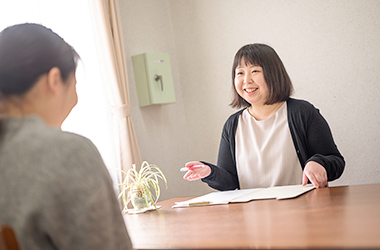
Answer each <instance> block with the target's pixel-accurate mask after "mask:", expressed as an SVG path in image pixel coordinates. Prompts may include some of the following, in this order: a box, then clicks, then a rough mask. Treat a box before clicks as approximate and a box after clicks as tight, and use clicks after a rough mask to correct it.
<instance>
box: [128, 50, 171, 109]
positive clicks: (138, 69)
mask: <svg viewBox="0 0 380 250" xmlns="http://www.w3.org/2000/svg"><path fill="white" fill-rule="evenodd" d="M132 62H133V71H134V73H135V80H136V89H137V95H138V99H139V105H140V107H143V106H148V105H153V104H164V103H173V102H175V93H174V86H173V76H172V70H171V66H170V58H169V54H166V53H144V54H140V55H136V56H133V57H132Z"/></svg>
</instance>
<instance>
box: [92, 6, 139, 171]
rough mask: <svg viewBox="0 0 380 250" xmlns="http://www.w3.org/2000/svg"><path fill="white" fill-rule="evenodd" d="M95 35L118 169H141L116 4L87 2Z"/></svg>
mask: <svg viewBox="0 0 380 250" xmlns="http://www.w3.org/2000/svg"><path fill="white" fill-rule="evenodd" d="M89 4H90V5H91V7H92V11H91V12H92V13H93V23H94V25H95V26H96V27H95V30H97V32H98V36H97V37H98V38H99V40H98V43H97V44H98V53H99V54H100V56H101V58H102V60H101V62H99V63H101V68H102V69H104V70H103V71H104V72H105V73H104V77H103V82H104V84H105V89H106V91H107V94H108V99H109V103H110V105H111V107H112V111H113V116H114V118H115V121H116V122H115V126H116V128H117V131H118V139H119V147H120V152H119V153H120V163H121V169H123V170H124V171H127V170H128V169H130V168H131V167H132V165H133V164H136V166H138V167H139V166H140V165H141V162H142V161H141V156H140V150H139V148H138V144H137V139H136V135H135V131H134V128H133V124H132V119H131V115H130V114H131V105H130V101H129V92H128V77H127V67H126V61H125V53H124V44H123V38H122V30H121V23H120V14H119V6H118V0H95V1H94V0H89Z"/></svg>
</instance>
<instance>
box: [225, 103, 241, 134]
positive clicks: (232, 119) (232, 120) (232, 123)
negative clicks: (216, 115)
mask: <svg viewBox="0 0 380 250" xmlns="http://www.w3.org/2000/svg"><path fill="white" fill-rule="evenodd" d="M244 110H246V108H244V109H241V110H239V111H237V112H235V113H233V114H232V115H230V116H229V117H228V119H227V121H226V122H225V123H224V126H223V130H224V131H226V130H228V131H230V130H234V128H236V126H237V123H238V121H239V117H240V115H241V113H243V111H244Z"/></svg>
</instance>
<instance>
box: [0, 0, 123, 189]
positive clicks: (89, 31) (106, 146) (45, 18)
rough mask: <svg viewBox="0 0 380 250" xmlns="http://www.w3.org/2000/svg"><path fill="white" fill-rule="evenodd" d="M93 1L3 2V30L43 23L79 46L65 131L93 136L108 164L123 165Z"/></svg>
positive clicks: (114, 173) (114, 176) (0, 8)
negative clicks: (74, 90) (93, 19)
mask: <svg viewBox="0 0 380 250" xmlns="http://www.w3.org/2000/svg"><path fill="white" fill-rule="evenodd" d="M89 4H91V1H76V0H68V1H53V2H52V1H49V0H36V1H28V0H15V1H1V2H0V30H2V29H4V28H5V27H7V26H10V25H14V24H17V23H24V22H31V23H41V24H43V25H45V26H47V27H49V28H51V29H53V30H54V31H55V32H57V33H58V34H59V35H61V36H62V37H64V38H65V40H66V41H68V42H69V43H70V44H71V45H72V46H73V47H75V49H76V50H77V51H78V53H79V54H80V55H81V59H80V61H79V65H78V68H77V71H76V77H77V79H76V80H77V82H78V83H77V85H76V88H77V93H78V104H77V105H76V106H75V108H74V109H73V110H72V112H71V113H70V115H69V116H68V117H67V119H66V120H65V121H64V123H63V124H62V130H64V131H70V132H74V133H77V134H80V135H83V136H85V137H87V138H89V139H91V140H92V141H93V142H94V144H95V145H96V146H97V148H98V149H99V151H100V153H101V155H102V157H103V160H104V161H105V163H106V166H107V167H108V168H109V169H114V168H120V166H119V165H120V164H119V162H118V160H117V156H118V149H117V146H116V145H115V144H116V142H117V140H115V135H114V133H113V131H114V129H113V128H114V125H113V123H112V122H113V119H112V114H111V111H110V108H109V104H108V102H107V97H106V95H105V93H106V91H105V90H104V86H103V85H102V82H101V80H102V75H101V72H102V69H101V68H100V65H99V63H98V62H99V61H101V60H99V58H98V54H97V53H96V52H97V49H96V44H95V41H96V40H97V39H96V38H95V36H96V33H95V32H94V25H93V24H92V23H91V13H90V10H91V8H90V7H89ZM110 174H111V177H112V179H113V181H114V182H115V183H118V182H120V179H119V176H118V172H117V171H110ZM115 189H116V187H115ZM116 191H118V190H116Z"/></svg>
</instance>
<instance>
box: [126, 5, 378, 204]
mask: <svg viewBox="0 0 380 250" xmlns="http://www.w3.org/2000/svg"><path fill="white" fill-rule="evenodd" d="M119 3H120V12H121V15H122V25H123V31H124V41H125V46H126V59H127V63H128V65H127V66H128V73H129V78H128V79H129V84H130V93H131V102H132V106H133V108H132V119H133V122H134V125H135V130H136V133H137V138H138V141H139V145H140V149H141V153H142V158H143V159H144V160H147V161H149V162H151V163H154V164H157V165H158V166H160V167H161V168H162V169H163V171H164V172H165V174H166V175H167V177H168V179H169V188H168V190H163V192H162V199H167V198H171V197H174V196H187V195H198V194H203V193H206V192H209V191H211V189H209V188H208V187H207V186H206V184H204V183H202V182H200V181H196V182H192V183H189V182H186V181H184V180H182V173H179V171H178V169H179V168H180V167H181V166H183V164H184V163H185V162H187V161H189V160H205V161H210V162H214V163H215V162H216V158H217V152H218V146H219V140H220V133H221V129H222V126H223V124H224V122H225V120H226V119H227V117H228V116H229V115H230V114H232V113H233V112H234V110H233V109H231V108H230V107H229V106H228V104H229V103H230V101H231V65H232V59H233V56H234V54H235V53H236V51H237V50H238V49H239V48H240V47H242V46H243V45H245V44H247V43H255V42H260V43H266V44H269V45H271V46H272V47H273V48H274V49H275V50H276V51H277V52H278V54H279V55H280V57H281V58H282V60H283V62H284V64H285V66H286V68H287V70H288V73H289V75H290V77H291V79H292V80H293V84H294V87H295V95H294V96H295V97H296V98H301V99H306V100H308V101H310V102H311V103H313V104H314V105H315V106H316V107H318V108H319V109H320V111H321V113H322V115H323V116H324V117H325V118H326V119H327V121H328V122H329V125H330V127H331V129H332V131H333V135H334V139H335V142H336V144H337V145H338V148H339V149H340V151H341V153H342V154H343V156H344V157H345V159H346V163H347V164H346V170H345V172H344V174H343V176H342V177H341V178H340V179H339V180H337V181H335V182H333V183H331V184H332V185H346V184H349V185H355V184H364V183H379V182H380V173H379V167H378V165H377V163H378V162H380V154H379V149H380V142H379V139H380V130H379V127H380V115H379V112H378V109H379V108H380V100H379V96H380V90H379V87H380V71H379V68H380V15H379V13H380V1H377V0H373V1H370V0H362V1H358V0H346V1H334V0H319V1H316V0H310V1H303V0H288V1H268V0H267V1H261V0H207V1H205V0H119ZM144 52H165V53H169V54H170V56H171V61H172V70H173V78H174V85H175V91H176V98H177V102H176V103H175V104H168V105H161V106H152V107H144V108H139V107H138V101H137V94H136V88H135V81H134V75H133V68H132V60H131V56H133V55H136V54H140V53H144Z"/></svg>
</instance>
